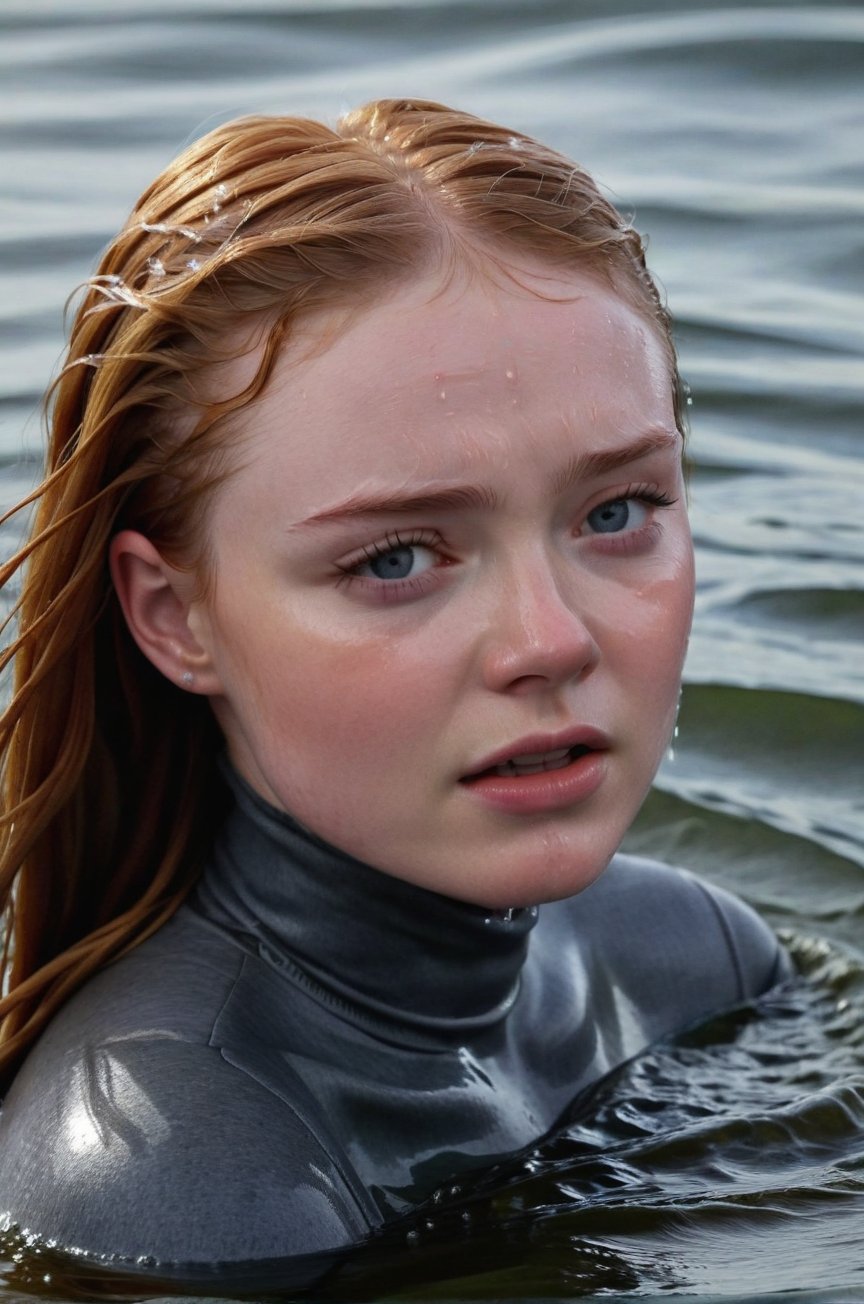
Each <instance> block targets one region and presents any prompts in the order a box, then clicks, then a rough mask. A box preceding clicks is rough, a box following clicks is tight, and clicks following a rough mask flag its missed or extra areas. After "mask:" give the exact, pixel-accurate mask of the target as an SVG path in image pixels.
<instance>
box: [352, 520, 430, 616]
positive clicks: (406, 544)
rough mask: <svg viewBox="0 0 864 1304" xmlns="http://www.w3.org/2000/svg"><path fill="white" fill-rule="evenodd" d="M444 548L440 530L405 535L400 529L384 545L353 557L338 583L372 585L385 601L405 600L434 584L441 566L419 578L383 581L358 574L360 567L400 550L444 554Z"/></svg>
mask: <svg viewBox="0 0 864 1304" xmlns="http://www.w3.org/2000/svg"><path fill="white" fill-rule="evenodd" d="M443 545H444V540H443V539H442V538H441V535H440V534H439V533H438V532H437V530H410V531H409V532H408V533H407V534H403V533H402V532H401V531H399V530H390V531H388V533H387V534H386V535H385V536H384V538H383V539H382V540H381V542H380V543H375V544H371V545H369V546H368V547H365V548H363V549H362V550H361V552H360V556H359V557H353V558H352V559H351V561H349V562H346V563H344V564H343V565H341V566H340V567H339V572H340V573H339V580H338V583H339V584H369V585H371V586H372V587H373V588H374V589H375V590H376V592H377V593H380V594H381V596H382V597H384V598H385V599H386V598H387V597H388V596H390V595H392V596H393V597H397V596H398V597H404V596H405V595H406V593H412V592H422V591H423V590H424V589H425V588H426V587H427V585H428V583H429V582H430V578H431V575H432V572H433V571H435V570H438V569H439V567H437V566H432V567H430V568H429V570H428V571H421V573H420V574H419V575H415V576H410V575H409V576H408V578H407V579H404V580H386V581H380V580H375V579H370V577H369V576H368V575H357V574H356V573H355V572H356V571H357V569H358V567H360V566H363V565H364V564H366V563H368V562H373V561H376V560H377V559H378V558H379V557H386V555H387V553H388V552H393V551H394V550H395V549H397V548H420V547H422V548H429V549H430V550H431V551H437V552H440V553H442V554H443ZM446 564H447V561H446V560H445V562H444V565H446Z"/></svg>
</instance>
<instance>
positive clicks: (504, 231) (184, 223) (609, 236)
mask: <svg viewBox="0 0 864 1304" xmlns="http://www.w3.org/2000/svg"><path fill="white" fill-rule="evenodd" d="M484 251H485V252H486V253H487V254H489V255H491V256H494V257H496V258H498V259H499V260H500V261H502V262H503V263H504V264H506V262H507V259H508V258H514V259H515V261H517V262H518V257H517V256H518V255H519V254H523V255H525V256H529V257H531V258H533V259H535V260H536V259H540V260H546V261H548V262H549V263H550V264H554V265H555V267H556V268H563V269H566V268H570V269H574V270H585V271H588V272H591V273H593V274H596V275H598V276H599V277H602V278H603V279H604V280H605V281H606V282H607V283H608V284H609V285H611V286H612V287H613V288H614V289H615V291H616V292H617V293H619V294H620V295H622V296H624V297H625V298H626V299H627V301H628V302H629V303H630V304H631V305H632V306H633V307H634V308H635V309H636V311H638V312H639V313H640V315H641V316H642V317H643V318H644V319H646V320H647V321H649V322H650V323H651V324H652V325H653V327H654V328H655V329H656V331H657V333H658V336H659V338H660V340H661V342H662V344H663V347H664V349H665V351H666V354H667V357H668V361H669V371H670V383H671V385H672V387H673V397H674V402H675V411H676V417H677V420H678V422H679V427H680V428H681V430H682V433H683V407H682V402H683V400H682V387H681V382H680V378H679V375H678V369H677V364H676V360H675V351H674V347H673V343H672V336H671V327H670V322H669V318H668V315H667V312H666V309H665V307H664V305H663V303H662V301H661V298H660V296H659V295H658V292H657V289H656V286H655V284H654V282H653V280H652V279H651V277H650V275H649V273H648V272H647V270H646V266H645V256H644V247H643V243H642V241H641V239H640V237H639V235H638V234H637V233H636V231H634V230H633V229H632V227H631V226H630V225H629V223H628V222H627V221H626V220H625V219H624V218H622V216H621V215H620V214H619V213H618V212H617V211H616V209H615V208H614V206H613V205H612V204H611V203H610V202H609V201H608V200H607V199H606V198H604V197H603V195H602V194H601V193H600V191H599V190H598V188H597V185H596V184H595V182H594V181H593V180H592V178H591V177H590V176H589V175H588V174H587V173H586V172H585V171H584V170H582V169H581V168H579V167H578V166H576V165H574V164H573V163H572V162H571V161H570V160H568V159H566V158H564V157H563V156H561V155H560V154H558V153H556V152H555V151H553V150H552V149H549V148H547V147H545V146H543V145H541V144H538V143H537V142H536V141H534V140H532V139H530V138H529V137H527V136H525V135H522V134H520V133H519V132H514V131H510V130H508V129H505V128H503V127H498V126H494V125H492V124H490V123H487V122H483V121H481V120H479V119H477V118H475V117H473V116H471V115H469V114H466V113H459V112H455V111H453V110H451V109H448V108H445V107H443V106H441V105H438V104H432V103H425V102H414V103H408V102H406V101H402V100H383V101H379V102H376V103H372V104H369V105H366V106H365V107H364V108H361V109H358V110H357V111H356V112H352V113H349V114H348V115H347V116H345V117H343V118H342V119H341V120H340V121H339V122H338V124H337V125H336V127H335V128H330V127H327V126H324V125H322V124H321V123H318V122H312V121H307V120H304V119H299V118H289V117H250V118H244V119H241V120H239V121H236V122H231V123H228V124H227V125H225V126H223V127H220V128H218V129H217V130H215V131H213V132H211V133H210V134H209V135H207V136H205V137H204V138H203V139H201V140H199V141H197V142H196V143H195V144H194V145H192V146H191V147H190V148H189V149H188V150H186V152H185V153H183V154H182V155H181V156H180V157H179V158H178V159H177V160H176V161H175V162H174V163H172V164H171V165H170V166H169V167H168V169H167V170H166V171H165V172H164V173H163V174H162V175H161V176H160V177H159V178H158V179H157V180H156V181H154V183H153V184H152V185H151V186H150V187H149V188H148V189H147V190H146V191H145V192H144V194H143V195H142V197H141V199H140V201H139V203H138V204H137V206H136V208H135V209H134V211H133V212H132V214H131V216H130V218H129V220H128V222H127V223H126V225H125V226H124V228H123V229H122V231H121V232H120V233H119V235H118V236H117V238H116V239H115V240H114V241H113V242H112V243H111V244H110V245H109V247H108V249H107V250H106V252H105V255H104V257H103V258H102V261H101V264H100V266H99V269H98V272H97V273H96V275H94V276H93V277H92V278H91V279H90V281H89V282H88V283H87V284H86V286H85V287H84V289H83V292H82V296H81V299H80V303H79V305H78V308H77V312H76V314H75V317H74V320H73V323H72V328H71V335H70V343H69V351H68V356H67V360H66V362H65V365H64V366H63V369H62V371H61V373H60V375H59V377H58V379H57V380H56V382H55V384H54V385H53V387H52V391H51V393H50V395H49V410H50V418H49V427H50V428H49V439H48V451H47V465H46V471H45V477H44V480H43V482H42V484H41V485H40V486H39V487H38V489H37V490H36V491H35V492H34V493H33V494H32V495H31V496H30V498H29V499H28V500H27V504H26V505H28V506H31V505H32V506H33V507H34V519H33V524H32V529H31V532H30V535H29V540H28V542H27V543H26V544H25V546H24V547H23V548H22V549H21V551H20V552H19V553H18V555H17V556H15V557H13V558H12V559H11V561H9V562H8V563H6V565H5V566H3V567H2V569H0V582H2V583H6V582H7V581H8V580H9V579H10V578H11V577H13V576H14V575H15V574H16V572H18V570H19V568H22V574H23V583H22V589H21V595H20V599H19V601H18V603H17V605H16V608H15V611H14V612H13V616H12V617H11V618H10V619H11V621H12V624H11V626H10V627H11V628H12V630H13V635H12V637H11V641H10V643H9V645H8V647H7V648H6V650H5V652H4V653H3V657H2V663H0V664H2V666H3V667H6V666H8V665H9V663H10V661H14V685H13V691H12V696H11V701H10V704H9V706H8V708H7V709H6V711H5V713H4V715H3V717H2V722H0V755H2V785H3V792H4V810H3V815H2V823H0V896H2V902H3V905H4V909H5V913H6V923H7V931H6V947H5V951H4V954H3V964H4V971H5V983H4V989H3V991H4V995H3V998H2V1001H0V1018H2V1026H0V1076H4V1077H5V1078H6V1079H8V1077H9V1076H10V1075H11V1073H12V1072H13V1071H14V1069H15V1067H16V1065H17V1063H18V1061H19V1060H20V1058H21V1056H22V1055H23V1053H24V1051H25V1050H26V1049H27V1047H28V1045H29V1044H30V1043H31V1042H32V1040H33V1039H34V1037H35V1036H36V1035H37V1034H38V1032H39V1031H40V1030H41V1028H42V1027H43V1026H44V1025H45V1023H46V1022H47V1020H48V1019H49V1018H50V1017H51V1016H52V1015H53V1013H54V1012H55V1011H56V1009H57V1008H58V1006H59V1005H60V1004H61V1003H62V1002H63V1001H64V1000H65V999H66V998H67V997H68V996H69V995H70V994H71V993H72V992H73V991H74V990H75V989H76V988H77V987H78V986H80V984H81V983H82V982H83V981H84V980H85V979H86V978H87V977H88V976H89V975H91V974H92V973H93V972H94V971H95V970H97V969H98V968H99V967H100V966H102V965H104V964H105V963H107V962H108V961H109V960H112V959H114V958H116V957H117V956H119V955H121V954H122V953H123V952H125V951H127V950H128V949H129V948H130V947H132V946H134V945H136V944H137V943H138V942H140V941H141V940H143V939H144V938H145V937H147V936H148V935H149V934H150V933H152V932H153V931H154V930H155V929H157V928H158V927H159V926H160V925H161V924H162V923H163V922H164V921H165V920H166V919H168V918H169V917H170V915H171V914H172V912H173V911H174V910H176V908H177V906H178V905H179V904H180V902H181V901H182V900H183V898H184V896H185V895H186V894H187V893H188V891H189V889H190V887H191V886H192V885H193V883H194V881H195V878H196V876H197V874H198V872H199V869H200V866H201V863H202V858H203V855H204V854H205V852H206V848H207V845H208V843H209V841H210V840H211V839H212V835H213V828H214V823H215V820H216V814H215V812H216V811H217V810H218V809H219V805H220V793H221V789H220V782H221V781H220V779H219V777H218V769H217V766H216V759H217V756H218V754H219V751H220V749H221V739H220V736H219V733H218V730H217V728H216V725H215V723H214V720H213V717H212V714H211V712H210V710H209V707H208V703H207V701H206V699H204V698H202V697H199V696H197V695H195V694H190V693H184V692H182V691H181V690H180V689H178V688H177V687H176V686H174V685H172V684H171V683H170V682H169V681H168V680H167V679H165V678H163V677H162V676H161V675H160V674H159V673H158V672H157V671H156V670H155V669H154V668H153V667H152V666H151V665H150V663H149V662H148V661H147V660H146V658H145V657H144V656H143V655H142V654H141V652H140V651H139V650H138V648H137V646H136V645H135V643H134V642H133V640H132V638H131V636H130V634H129V632H128V630H127V627H126V624H125V621H124V619H123V616H122V613H121V610H120V605H119V602H118V600H117V596H116V594H115V592H114V590H113V586H112V582H111V577H110V573H109V568H108V560H107V558H108V550H109V543H110V541H111V538H112V537H113V536H114V535H115V534H116V532H117V531H118V530H119V529H122V528H126V527H130V528H134V529H137V530H140V531H141V532H142V533H143V534H145V535H146V536H147V537H148V538H149V539H150V540H151V541H152V542H153V543H154V545H155V546H156V547H157V548H158V549H159V551H160V552H161V553H162V554H163V555H164V556H166V557H168V558H170V559H171V560H172V561H173V562H174V563H175V564H177V565H184V566H190V567H193V568H197V569H198V570H199V571H202V572H203V570H206V564H205V563H206V558H205V557H204V554H203V552H202V548H203V542H202V540H203V536H204V532H203V529H202V525H203V517H204V512H205V509H206V505H207V502H208V497H209V495H210V494H211V493H212V490H213V488H214V486H215V485H216V484H218V482H219V480H220V478H221V477H223V476H224V475H226V474H230V468H231V457H230V454H231V446H232V420H231V419H232V415H233V414H234V413H235V412H238V411H239V410H241V409H242V408H243V407H244V406H245V405H246V404H247V403H249V402H250V401H251V400H252V399H253V398H254V397H255V396H256V395H257V394H259V393H260V392H261V390H262V388H263V386H264V385H265V384H266V381H267V377H268V374H269V371H270V369H271V366H272V363H273V361H274V359H275V357H276V356H277V353H278V350H279V348H280V346H281V345H282V344H283V343H284V342H285V341H286V340H287V339H288V338H289V337H290V335H291V331H292V327H293V326H294V325H295V323H296V322H297V321H298V319H299V318H300V317H302V316H303V314H306V313H309V312H311V311H312V310H313V309H316V308H328V307H333V306H347V307H351V306H353V305H360V306H362V304H363V303H364V302H365V301H367V300H368V299H371V298H373V297H374V296H375V295H376V294H380V293H381V292H382V288H383V287H384V286H385V285H386V284H387V283H388V282H391V283H393V284H394V285H397V284H398V283H399V282H400V281H404V280H406V279H408V278H409V277H411V276H417V275H419V274H422V273H424V272H426V271H428V270H430V269H433V268H435V267H438V266H445V267H446V266H448V265H450V266H452V265H453V264H454V263H456V262H458V261H460V260H463V261H464V260H465V259H472V258H473V259H474V260H475V261H476V260H477V259H478V258H482V256H483V254H484ZM256 331H257V337H256V341H257V344H258V345H259V346H260V350H259V353H258V354H256V356H257V357H259V358H260V365H258V367H257V370H256V371H255V374H254V376H253V377H252V379H251V380H250V381H249V382H248V384H246V386H245V388H243V390H242V392H240V393H236V394H231V395H228V396H225V395H220V396H217V397H215V398H214V397H213V396H212V395H211V396H210V397H209V398H208V397H202V393H204V390H202V386H201V384H198V383H196V382H199V381H200V379H201V377H202V376H203V375H204V374H205V373H206V369H207V367H208V366H209V365H210V364H212V363H214V362H218V361H219V360H225V359H227V358H229V357H230V355H231V352H232V349H233V350H234V351H235V352H236V351H237V349H238V347H239V345H238V343H237V341H238V340H240V339H241V338H243V337H244V332H245V337H246V338H247V341H248V339H249V338H251V336H252V335H253V334H254V333H255V332H256ZM22 506H24V504H22ZM16 510H18V509H16Z"/></svg>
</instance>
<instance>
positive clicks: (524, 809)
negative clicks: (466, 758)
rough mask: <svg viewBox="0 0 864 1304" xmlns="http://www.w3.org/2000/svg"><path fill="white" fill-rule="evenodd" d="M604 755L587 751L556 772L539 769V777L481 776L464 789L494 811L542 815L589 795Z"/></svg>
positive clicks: (596, 785)
mask: <svg viewBox="0 0 864 1304" xmlns="http://www.w3.org/2000/svg"><path fill="white" fill-rule="evenodd" d="M606 755H607V754H606V753H605V752H587V753H586V754H585V755H584V756H579V757H577V759H576V760H575V761H571V762H570V764H569V765H565V766H564V767H563V768H562V769H560V770H541V771H540V773H539V774H524V775H517V774H514V775H507V776H506V777H505V776H503V775H500V774H485V775H483V777H482V778H480V779H470V780H468V781H464V787H465V788H467V789H468V791H469V792H470V793H472V794H473V795H474V796H475V797H476V798H477V799H478V800H479V801H482V802H483V804H484V805H486V806H491V807H492V808H493V809H494V810H502V811H508V812H510V813H512V814H514V815H542V814H544V813H545V812H546V811H554V810H564V809H565V808H566V807H567V806H572V805H574V803H576V802H580V801H587V799H588V798H589V797H591V796H593V794H594V793H595V792H596V791H597V789H598V788H599V787H600V784H601V783H602V782H603V779H604V778H605V776H606Z"/></svg>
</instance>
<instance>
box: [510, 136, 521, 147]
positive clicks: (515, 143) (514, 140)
mask: <svg viewBox="0 0 864 1304" xmlns="http://www.w3.org/2000/svg"><path fill="white" fill-rule="evenodd" d="M507 144H508V145H509V146H510V148H511V149H524V148H525V141H524V140H520V139H519V137H518V136H511V137H510V138H509V140H508V141H507Z"/></svg>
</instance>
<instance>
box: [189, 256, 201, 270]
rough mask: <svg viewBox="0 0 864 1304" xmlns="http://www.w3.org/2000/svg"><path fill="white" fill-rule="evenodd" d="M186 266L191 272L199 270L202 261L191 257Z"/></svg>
mask: <svg viewBox="0 0 864 1304" xmlns="http://www.w3.org/2000/svg"><path fill="white" fill-rule="evenodd" d="M186 266H187V267H188V268H189V271H190V272H197V271H198V269H199V267H200V266H201V263H200V261H199V260H198V259H197V258H190V259H189V261H188V262H187V263H186Z"/></svg>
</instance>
